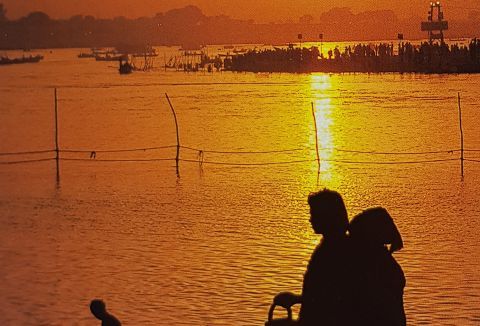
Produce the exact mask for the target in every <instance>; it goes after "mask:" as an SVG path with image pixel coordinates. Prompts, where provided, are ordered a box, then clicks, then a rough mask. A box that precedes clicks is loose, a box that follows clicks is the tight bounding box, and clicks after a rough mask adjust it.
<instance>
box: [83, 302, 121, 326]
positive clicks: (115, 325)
mask: <svg viewBox="0 0 480 326" xmlns="http://www.w3.org/2000/svg"><path fill="white" fill-rule="evenodd" d="M90 311H91V312H92V314H93V315H94V316H95V317H96V318H97V319H99V320H101V321H102V324H101V325H102V326H121V325H122V324H121V323H120V321H119V320H118V319H117V318H115V316H113V315H111V314H109V313H108V312H107V309H106V306H105V302H103V301H102V300H98V299H95V300H92V302H90Z"/></svg>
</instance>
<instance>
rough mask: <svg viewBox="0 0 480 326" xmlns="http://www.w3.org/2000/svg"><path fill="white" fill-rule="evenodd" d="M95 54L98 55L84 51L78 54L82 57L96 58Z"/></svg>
mask: <svg viewBox="0 0 480 326" xmlns="http://www.w3.org/2000/svg"><path fill="white" fill-rule="evenodd" d="M95 55H96V54H95V53H84V52H82V53H80V54H79V55H78V57H79V58H80V59H85V58H95Z"/></svg>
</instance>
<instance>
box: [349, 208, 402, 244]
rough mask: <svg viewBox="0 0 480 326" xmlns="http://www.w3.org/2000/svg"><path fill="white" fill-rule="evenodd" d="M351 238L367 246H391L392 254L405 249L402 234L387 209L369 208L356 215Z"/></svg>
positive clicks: (350, 228)
mask: <svg viewBox="0 0 480 326" xmlns="http://www.w3.org/2000/svg"><path fill="white" fill-rule="evenodd" d="M349 233H350V237H351V238H352V239H354V240H356V241H360V242H362V243H364V244H367V245H372V246H384V245H391V246H390V252H394V251H397V250H400V249H402V248H403V240H402V236H401V235H400V232H399V231H398V229H397V226H396V225H395V222H393V219H392V217H391V216H390V214H389V213H388V212H387V210H386V209H385V208H382V207H374V208H369V209H366V210H364V211H363V212H361V213H360V214H358V215H356V216H355V217H354V218H353V219H352V221H351V222H350V226H349Z"/></svg>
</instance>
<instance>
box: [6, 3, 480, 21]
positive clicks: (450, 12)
mask: <svg viewBox="0 0 480 326" xmlns="http://www.w3.org/2000/svg"><path fill="white" fill-rule="evenodd" d="M0 2H3V3H4V5H5V7H6V9H7V16H8V17H9V18H10V19H16V18H18V17H20V16H24V15H26V14H27V13H29V12H31V11H35V10H40V11H44V12H46V13H47V14H48V15H50V16H51V17H53V18H67V17H70V16H72V15H75V14H82V15H94V16H96V17H103V18H109V17H114V16H126V17H139V16H153V15H155V13H157V12H165V11H167V10H169V9H173V8H180V7H184V6H186V5H188V4H193V5H196V6H198V7H200V8H201V9H202V11H203V12H204V13H205V14H206V15H207V16H214V15H220V14H225V15H227V16H230V17H232V18H239V19H254V20H255V21H257V22H273V21H282V20H283V21H284V20H289V19H290V20H293V21H297V20H298V18H299V17H300V16H302V15H304V14H311V15H312V16H314V17H315V18H317V17H319V16H320V14H321V13H322V12H325V11H327V10H329V9H330V8H333V7H350V8H352V10H353V11H354V12H360V11H367V10H381V9H392V10H394V11H395V13H396V14H397V15H398V16H399V17H401V18H406V17H411V16H421V17H423V16H426V14H427V10H428V5H429V3H430V1H429V0H428V1H425V0H394V1H392V0H343V1H342V0H336V1H334V0H295V1H294V0H0ZM442 4H443V5H444V9H445V10H444V11H445V16H446V18H447V19H449V18H461V17H468V13H469V12H470V11H473V10H478V11H480V0H445V1H442Z"/></svg>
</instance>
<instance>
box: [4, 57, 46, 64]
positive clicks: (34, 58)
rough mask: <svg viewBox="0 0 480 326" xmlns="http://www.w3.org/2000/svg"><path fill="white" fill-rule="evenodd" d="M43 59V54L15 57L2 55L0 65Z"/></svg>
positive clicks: (35, 61) (33, 61)
mask: <svg viewBox="0 0 480 326" xmlns="http://www.w3.org/2000/svg"><path fill="white" fill-rule="evenodd" d="M40 60H43V56H42V55H35V56H32V55H30V56H28V57H26V56H23V57H21V58H14V59H10V58H8V57H0V65H11V64H20V63H37V62H40Z"/></svg>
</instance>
